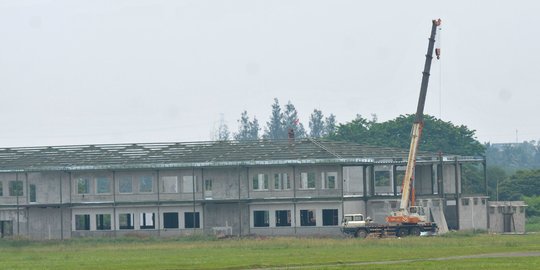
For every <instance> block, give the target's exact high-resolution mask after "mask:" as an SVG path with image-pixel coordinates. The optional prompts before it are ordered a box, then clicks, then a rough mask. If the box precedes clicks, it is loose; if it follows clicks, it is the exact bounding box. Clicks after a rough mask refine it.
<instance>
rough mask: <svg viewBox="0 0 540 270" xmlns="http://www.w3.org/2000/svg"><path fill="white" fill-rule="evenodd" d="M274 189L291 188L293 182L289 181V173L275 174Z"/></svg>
mask: <svg viewBox="0 0 540 270" xmlns="http://www.w3.org/2000/svg"><path fill="white" fill-rule="evenodd" d="M274 189H275V190H280V189H291V182H290V181H289V175H287V173H275V174H274Z"/></svg>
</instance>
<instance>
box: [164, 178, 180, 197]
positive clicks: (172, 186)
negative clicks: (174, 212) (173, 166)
mask: <svg viewBox="0 0 540 270" xmlns="http://www.w3.org/2000/svg"><path fill="white" fill-rule="evenodd" d="M161 191H162V192H163V193H178V177H176V176H163V177H161Z"/></svg>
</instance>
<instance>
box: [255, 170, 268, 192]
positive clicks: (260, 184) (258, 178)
mask: <svg viewBox="0 0 540 270" xmlns="http://www.w3.org/2000/svg"><path fill="white" fill-rule="evenodd" d="M253 190H268V174H263V173H259V174H255V175H253Z"/></svg>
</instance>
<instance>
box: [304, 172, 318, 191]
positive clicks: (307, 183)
mask: <svg viewBox="0 0 540 270" xmlns="http://www.w3.org/2000/svg"><path fill="white" fill-rule="evenodd" d="M300 180H301V181H300V188H301V189H314V188H315V181H316V179H315V173H314V172H303V173H301V174H300Z"/></svg>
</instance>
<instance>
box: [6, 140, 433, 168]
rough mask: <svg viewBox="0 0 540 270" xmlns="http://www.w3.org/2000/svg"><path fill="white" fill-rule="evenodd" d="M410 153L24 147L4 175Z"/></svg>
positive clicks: (363, 159)
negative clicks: (23, 172)
mask: <svg viewBox="0 0 540 270" xmlns="http://www.w3.org/2000/svg"><path fill="white" fill-rule="evenodd" d="M407 155H408V151H407V150H404V149H396V148H386V147H375V146H367V145H360V144H355V143H349V142H337V141H324V140H313V139H301V140H296V141H294V142H292V143H291V142H289V141H288V140H274V141H269V140H260V141H219V142H215V141H213V142H185V143H137V144H102V145H72V146H48V147H20V148H3V149H0V171H4V172H6V171H38V170H85V169H123V168H125V169H128V168H163V167H171V168H172V167H190V166H231V165H242V164H246V165H247V164H251V165H257V164H294V163H299V164H304V163H324V162H326V163H337V162H340V163H343V162H351V163H368V162H373V161H375V160H377V159H389V158H390V159H392V158H402V159H405V158H406V157H407ZM422 155H424V156H426V157H430V158H431V157H434V154H429V153H420V155H419V156H422Z"/></svg>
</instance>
